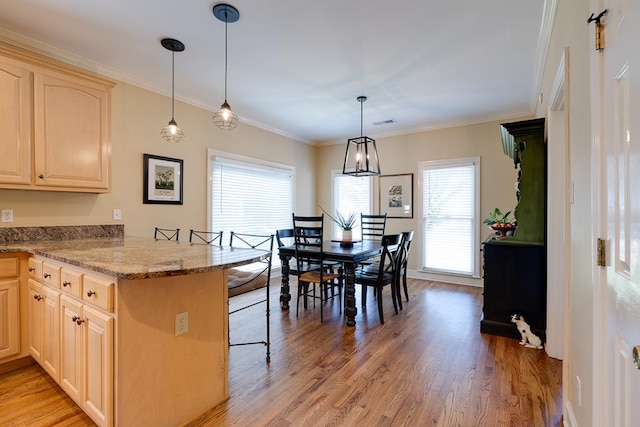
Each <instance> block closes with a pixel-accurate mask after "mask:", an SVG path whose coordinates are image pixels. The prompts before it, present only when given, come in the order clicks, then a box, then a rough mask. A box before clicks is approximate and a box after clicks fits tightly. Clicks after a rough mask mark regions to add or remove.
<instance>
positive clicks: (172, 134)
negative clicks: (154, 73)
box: [160, 39, 184, 143]
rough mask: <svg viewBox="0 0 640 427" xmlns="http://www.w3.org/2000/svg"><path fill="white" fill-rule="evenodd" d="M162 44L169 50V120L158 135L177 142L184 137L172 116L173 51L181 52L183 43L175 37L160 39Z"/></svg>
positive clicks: (173, 102) (168, 140) (173, 88)
mask: <svg viewBox="0 0 640 427" xmlns="http://www.w3.org/2000/svg"><path fill="white" fill-rule="evenodd" d="M160 43H161V44H162V46H163V47H164V48H165V49H167V50H170V51H171V120H169V123H168V124H167V127H165V128H164V129H162V130H161V131H160V136H162V139H164V140H165V141H167V142H174V143H178V142H180V141H182V140H183V139H184V133H183V132H182V130H181V129H180V127H179V126H178V123H177V122H176V119H175V118H174V104H175V53H176V52H182V51H183V50H184V44H183V43H182V42H180V41H178V40H175V39H162V40H161V41H160Z"/></svg>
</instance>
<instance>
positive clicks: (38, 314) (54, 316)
mask: <svg viewBox="0 0 640 427" xmlns="http://www.w3.org/2000/svg"><path fill="white" fill-rule="evenodd" d="M59 328H60V292H59V291H57V290H55V289H52V288H50V287H48V286H43V285H42V284H41V283H38V282H37V281H35V280H33V279H29V353H30V354H31V356H32V357H33V358H34V359H35V360H36V362H38V363H39V364H40V366H42V367H43V368H44V370H45V371H47V373H48V374H49V375H50V376H51V378H53V379H54V380H55V381H56V382H58V381H59V378H60V373H59V371H60V344H59V335H60V332H59Z"/></svg>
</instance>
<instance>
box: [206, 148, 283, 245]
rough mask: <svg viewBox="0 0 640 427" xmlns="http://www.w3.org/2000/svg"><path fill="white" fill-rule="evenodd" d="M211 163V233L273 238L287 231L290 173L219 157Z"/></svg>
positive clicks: (280, 169) (275, 168)
mask: <svg viewBox="0 0 640 427" xmlns="http://www.w3.org/2000/svg"><path fill="white" fill-rule="evenodd" d="M212 162H213V167H212V194H211V201H212V202H211V229H212V230H214V231H220V230H222V231H224V232H225V235H227V236H228V235H229V232H230V231H235V232H238V233H254V234H275V232H276V230H278V229H281V228H291V221H292V219H291V212H293V178H294V175H293V170H292V169H289V170H287V169H285V168H278V167H272V166H266V165H262V164H258V163H250V162H244V161H238V160H232V159H227V158H224V157H219V156H215V157H214V158H213V160H212ZM225 240H227V239H226V238H225Z"/></svg>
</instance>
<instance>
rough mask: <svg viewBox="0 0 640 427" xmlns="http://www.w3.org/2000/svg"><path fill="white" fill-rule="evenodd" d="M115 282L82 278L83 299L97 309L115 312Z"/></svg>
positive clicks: (95, 278) (87, 277)
mask: <svg viewBox="0 0 640 427" xmlns="http://www.w3.org/2000/svg"><path fill="white" fill-rule="evenodd" d="M113 288H114V284H113V282H109V281H106V280H102V279H98V278H97V277H92V276H88V275H84V277H83V278H82V299H83V300H84V301H87V302H89V303H91V304H94V305H95V306H97V307H100V308H102V309H103V310H107V311H109V312H113Z"/></svg>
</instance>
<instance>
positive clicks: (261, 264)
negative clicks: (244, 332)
mask: <svg viewBox="0 0 640 427" xmlns="http://www.w3.org/2000/svg"><path fill="white" fill-rule="evenodd" d="M273 237H274V236H273V234H269V235H266V234H248V233H236V232H234V231H232V232H231V235H230V237H229V246H230V247H231V248H248V249H261V250H265V251H268V252H269V254H268V255H267V256H266V257H265V259H263V260H260V261H256V262H254V263H251V264H247V265H244V266H242V271H241V272H240V271H239V270H236V269H234V268H231V269H229V281H228V286H229V292H231V291H233V290H234V289H238V291H237V292H236V293H235V294H236V295H237V294H238V293H240V292H242V293H244V292H250V291H255V290H258V289H261V288H264V290H265V296H264V298H262V299H259V300H251V302H250V303H249V304H247V305H243V306H240V307H236V308H234V309H233V310H231V309H230V310H229V315H232V314H234V313H238V312H239V311H242V310H246V309H247V308H250V307H253V306H256V305H258V304H262V303H264V304H265V306H266V310H265V314H266V327H267V330H266V338H265V340H262V341H248V342H232V340H231V328H230V329H229V346H239V345H252V344H263V345H264V346H266V348H267V362H270V361H271V330H270V328H269V316H270V309H269V305H270V302H269V301H270V300H269V294H270V292H269V282H270V281H271V261H272V258H273ZM232 274H235V276H232Z"/></svg>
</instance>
